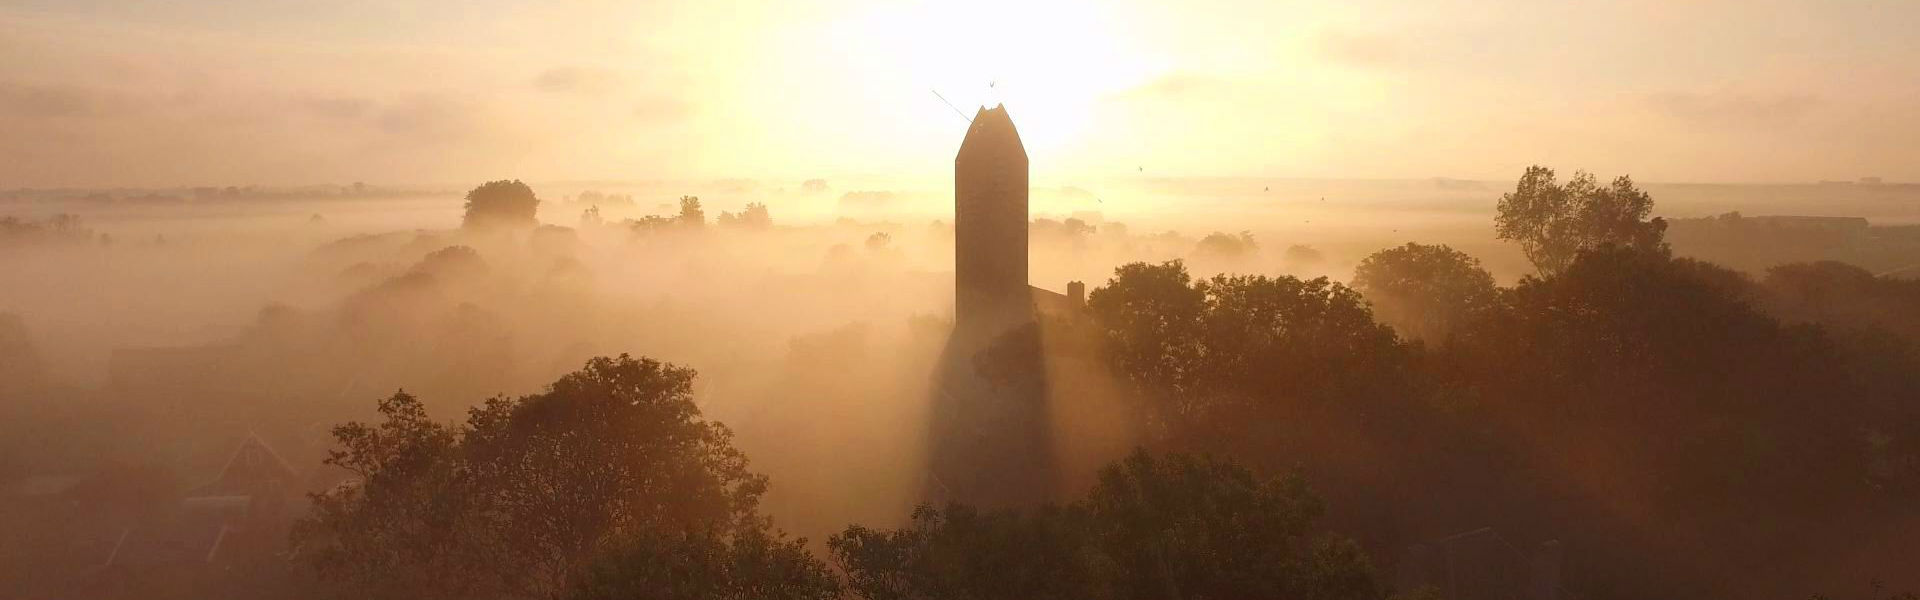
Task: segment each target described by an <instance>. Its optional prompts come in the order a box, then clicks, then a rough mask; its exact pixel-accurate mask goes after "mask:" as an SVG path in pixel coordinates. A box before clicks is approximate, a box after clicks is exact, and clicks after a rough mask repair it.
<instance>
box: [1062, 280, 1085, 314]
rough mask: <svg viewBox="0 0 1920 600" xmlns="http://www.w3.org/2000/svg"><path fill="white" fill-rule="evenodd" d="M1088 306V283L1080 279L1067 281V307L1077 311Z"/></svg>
mask: <svg viewBox="0 0 1920 600" xmlns="http://www.w3.org/2000/svg"><path fill="white" fill-rule="evenodd" d="M1086 307H1087V284H1084V283H1080V282H1078V281H1069V282H1067V308H1071V309H1073V310H1074V311H1075V312H1078V311H1080V310H1083V309H1085V308H1086Z"/></svg>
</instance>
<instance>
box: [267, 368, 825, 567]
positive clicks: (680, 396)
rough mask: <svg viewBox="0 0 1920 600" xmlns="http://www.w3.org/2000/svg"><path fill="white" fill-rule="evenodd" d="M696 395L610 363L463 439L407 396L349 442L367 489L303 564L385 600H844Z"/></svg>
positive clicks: (353, 491)
mask: <svg viewBox="0 0 1920 600" xmlns="http://www.w3.org/2000/svg"><path fill="white" fill-rule="evenodd" d="M693 378H694V373H693V371H692V370H689V369H685V368H681V367H676V366H673V365H670V364H664V363H660V362H656V361H654V360H651V359H639V360H635V359H632V358H629V357H627V356H624V355H622V356H621V357H619V358H595V359H593V360H591V361H589V362H588V363H587V364H586V367H585V368H583V369H581V370H580V371H577V372H574V373H571V374H568V375H566V376H564V377H562V378H560V379H559V380H558V381H555V382H554V383H553V385H552V386H551V387H550V388H548V390H547V391H546V392H544V393H541V394H535V395H531V396H523V397H520V398H517V399H508V398H494V399H492V400H489V401H487V403H486V404H485V405H484V406H482V407H478V408H475V409H473V410H472V411H471V412H470V413H469V414H468V417H467V420H466V423H465V424H463V425H459V426H455V425H450V424H442V423H437V422H434V421H432V420H431V419H429V418H428V417H427V415H426V410H425V408H424V407H423V406H422V404H421V403H420V401H419V400H418V399H416V398H414V397H413V396H411V395H408V394H406V393H405V392H399V393H396V394H394V395H393V396H392V397H390V398H388V399H386V400H383V401H381V403H380V406H379V408H380V413H381V415H382V416H383V418H384V420H383V421H382V422H381V423H379V424H376V425H368V424H362V423H348V424H346V425H342V426H340V427H338V428H336V429H335V430H334V436H335V438H336V439H337V440H339V443H340V446H341V447H340V449H338V450H334V451H332V452H331V453H330V456H329V458H328V459H327V463H328V464H332V465H336V466H339V467H342V468H345V469H347V470H349V471H352V472H353V473H355V474H356V475H357V476H358V477H359V483H358V484H356V485H351V486H346V487H342V488H340V489H336V490H334V491H331V492H327V493H323V494H318V495H316V496H315V497H314V510H313V516H312V517H310V518H309V519H308V520H306V521H305V522H303V523H302V525H301V527H300V535H299V539H300V541H301V543H302V545H303V550H304V551H305V552H304V553H305V555H306V556H308V557H310V558H309V560H311V561H312V562H313V564H314V565H315V566H317V567H318V568H319V569H320V571H321V572H322V573H323V574H324V575H327V576H329V577H330V578H332V579H336V580H338V581H341V582H343V583H345V584H347V585H348V586H349V587H350V588H352V589H358V590H363V591H365V592H368V593H372V594H373V595H376V596H381V597H399V596H405V597H420V598H533V597H544V598H558V597H563V596H566V595H568V594H576V595H578V596H579V597H587V598H597V597H607V596H608V595H609V594H614V593H618V592H619V591H620V590H631V589H637V588H638V587H647V588H659V589H672V590H680V591H683V592H685V593H686V594H690V595H693V596H698V595H700V593H699V592H701V591H703V590H704V591H707V592H715V591H730V592H729V593H733V592H737V593H736V594H734V595H735V596H740V597H746V596H752V597H791V598H820V597H827V596H830V595H831V593H832V592H833V590H835V589H837V588H836V587H835V583H834V582H833V581H832V579H831V578H827V577H825V576H824V575H823V568H822V567H821V565H820V564H818V563H817V562H816V561H814V559H812V557H811V556H809V555H807V554H805V553H804V552H802V551H800V547H801V543H802V541H798V540H796V541H789V540H786V539H784V538H783V537H781V536H780V535H779V534H777V533H775V532H773V531H771V529H770V527H771V526H770V524H769V522H768V521H767V519H765V518H764V517H762V516H760V515H759V513H758V505H759V499H760V496H761V494H762V493H763V492H764V491H765V489H766V478H765V477H762V476H759V475H755V474H753V473H752V472H750V471H748V470H747V460H746V457H745V456H744V455H742V454H741V453H740V452H739V451H737V450H735V449H734V448H733V446H732V443H731V435H732V434H731V433H729V432H728V430H727V429H726V428H725V427H723V426H721V425H719V424H718V423H711V422H707V421H704V420H702V419H701V418H700V415H699V410H698V409H697V408H695V406H694V404H693V401H692V397H691V390H692V382H693ZM663 561H665V562H663ZM673 561H679V562H673ZM663 564H678V565H681V566H683V567H685V570H684V571H683V570H679V569H669V570H667V571H663V570H662V569H663V568H665V567H663V566H662V565H663ZM669 571H670V572H669ZM656 577H667V578H668V579H652V578H656ZM688 577H693V578H692V579H687V578H688ZM769 578H770V579H769ZM776 591H777V592H779V593H777V594H776V593H773V592H776ZM750 592H767V594H765V595H762V594H759V593H750ZM720 595H723V596H724V595H726V594H720ZM688 597H691V596H688Z"/></svg>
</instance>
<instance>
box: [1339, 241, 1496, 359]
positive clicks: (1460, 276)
mask: <svg viewBox="0 0 1920 600" xmlns="http://www.w3.org/2000/svg"><path fill="white" fill-rule="evenodd" d="M1353 288H1354V289H1356V290H1359V291H1360V293H1361V294H1362V295H1364V296H1366V298H1367V300H1368V301H1369V302H1371V303H1373V309H1374V314H1375V315H1378V316H1379V317H1380V320H1381V321H1382V322H1384V323H1386V324H1387V325H1390V326H1392V327H1393V328H1394V329H1395V330H1396V331H1398V332H1400V334H1401V335H1403V336H1406V337H1408V338H1411V339H1421V340H1427V341H1433V342H1439V341H1444V340H1445V339H1446V337H1447V335H1448V334H1449V333H1451V332H1452V331H1453V329H1454V327H1456V326H1459V325H1462V324H1465V323H1466V321H1467V320H1468V319H1470V318H1472V317H1473V316H1474V315H1476V314H1480V313H1481V312H1483V311H1485V310H1487V309H1489V308H1490V307H1491V306H1492V305H1493V303H1494V302H1495V301H1496V300H1497V299H1498V298H1497V295H1498V290H1496V289H1495V287H1494V284H1493V275H1492V274H1490V273H1487V271H1486V269H1482V268H1480V260H1479V259H1477V258H1474V257H1471V256H1467V254H1466V253H1464V252H1461V251H1459V250H1454V249H1453V248H1449V247H1447V246H1445V245H1438V246H1428V245H1424V244H1415V243H1411V242H1409V243H1408V244H1407V245H1405V246H1400V247H1397V248H1388V249H1386V250H1381V251H1379V252H1375V253H1373V254H1372V255H1371V256H1368V257H1367V258H1366V259H1364V260H1361V261H1360V266H1359V267H1357V268H1355V269H1354V273H1353Z"/></svg>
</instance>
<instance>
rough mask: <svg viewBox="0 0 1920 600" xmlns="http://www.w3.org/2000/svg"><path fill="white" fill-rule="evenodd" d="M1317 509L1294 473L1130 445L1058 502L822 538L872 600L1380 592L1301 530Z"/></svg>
mask: <svg viewBox="0 0 1920 600" xmlns="http://www.w3.org/2000/svg"><path fill="white" fill-rule="evenodd" d="M1321 512H1322V507H1321V504H1320V500H1319V499H1318V498H1316V497H1315V496H1314V495H1313V494H1312V492H1310V491H1309V490H1308V489H1307V486H1306V484H1305V482H1304V480H1302V479H1300V478H1299V477H1298V476H1289V477H1284V478H1279V479H1264V478H1260V477H1256V476H1254V474H1253V473H1252V472H1251V471H1249V470H1247V469H1246V468H1244V467H1241V466H1239V465H1237V464H1234V463H1232V462H1229V461H1223V460H1216V459H1212V458H1196V457H1192V456H1186V455H1168V456H1165V457H1155V456H1153V455H1150V454H1148V453H1146V452H1145V451H1136V452H1135V453H1134V454H1133V455H1132V456H1130V457H1128V458H1127V459H1125V460H1124V461H1122V462H1120V463H1117V464H1114V465H1111V466H1108V467H1107V468H1105V469H1103V470H1102V471H1101V475H1100V479H1099V482H1098V483H1097V484H1095V485H1094V487H1093V489H1092V490H1091V491H1090V492H1089V493H1088V494H1087V496H1086V497H1084V498H1082V499H1080V500H1078V501H1076V502H1073V503H1071V504H1069V505H1067V506H1064V507H1042V508H1039V509H1035V510H1031V511H1018V510H1000V511H987V512H982V511H979V510H976V509H974V508H972V507H969V506H967V505H964V504H953V505H950V506H949V507H948V508H947V509H946V510H944V511H942V510H934V509H931V508H927V507H922V508H921V509H920V510H918V511H916V512H915V514H914V519H913V523H912V524H911V525H910V526H908V527H906V528H903V529H899V530H890V531H889V530H871V529H867V528H864V527H859V526H854V527H849V528H848V529H847V530H846V531H844V532H842V533H841V534H839V535H836V536H834V537H833V538H832V539H831V540H830V541H829V542H828V547H829V548H830V549H831V550H832V551H833V554H834V558H835V560H836V561H837V562H838V563H839V564H840V565H841V567H842V569H843V570H844V571H845V572H846V573H847V578H848V586H849V588H850V591H852V592H853V593H854V594H855V595H858V596H860V597H862V598H867V599H869V600H895V599H926V600H939V599H946V598H1114V599H1119V598H1138V599H1142V600H1144V599H1149V598H1156V599H1157V598H1196V599H1209V598H1222V599H1224V598H1327V599H1336V598H1354V599H1359V598H1381V597H1384V596H1385V594H1383V593H1381V591H1380V588H1379V586H1378V584H1376V583H1375V579H1374V574H1373V569H1372V567H1371V566H1370V564H1369V562H1368V560H1367V558H1366V555H1365V553H1364V552H1362V551H1361V550H1360V548H1359V546H1358V545H1356V544H1354V543H1353V542H1352V541H1351V540H1347V539H1344V538H1339V537H1334V536H1317V535H1314V534H1313V533H1312V532H1311V527H1312V525H1313V523H1314V521H1315V520H1316V519H1318V518H1319V516H1320V514H1321Z"/></svg>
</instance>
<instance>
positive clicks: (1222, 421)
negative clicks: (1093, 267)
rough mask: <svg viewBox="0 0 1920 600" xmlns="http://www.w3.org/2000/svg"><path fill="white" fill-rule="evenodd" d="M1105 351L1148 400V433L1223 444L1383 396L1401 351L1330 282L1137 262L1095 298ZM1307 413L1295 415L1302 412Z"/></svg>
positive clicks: (1354, 297)
mask: <svg viewBox="0 0 1920 600" xmlns="http://www.w3.org/2000/svg"><path fill="white" fill-rule="evenodd" d="M1087 306H1088V311H1089V313H1090V314H1091V315H1092V317H1093V321H1094V327H1095V328H1096V330H1097V333H1096V335H1097V336H1098V337H1099V338H1100V346H1101V348H1102V350H1101V352H1102V353H1103V354H1105V356H1106V357H1107V360H1106V362H1107V364H1108V365H1110V367H1111V368H1112V369H1113V371H1114V373H1115V374H1116V375H1117V376H1118V377H1119V378H1120V379H1121V380H1123V381H1126V382H1127V383H1128V384H1130V386H1131V387H1132V388H1133V389H1134V390H1135V391H1136V392H1137V393H1138V394H1139V395H1141V396H1142V397H1144V398H1145V399H1146V401H1147V404H1148V411H1147V418H1148V419H1149V423H1148V424H1147V425H1148V426H1149V429H1150V430H1151V431H1155V432H1157V433H1160V434H1164V435H1168V436H1171V438H1169V439H1185V440H1188V441H1192V442H1196V443H1202V444H1205V447H1207V448H1211V449H1222V448H1224V447H1226V446H1228V445H1231V444H1233V443H1234V442H1235V441H1239V440H1251V439H1252V438H1255V437H1267V438H1270V437H1273V436H1250V435H1249V432H1248V431H1247V429H1246V427H1244V424H1245V423H1246V422H1247V420H1248V419H1256V418H1269V417H1279V416H1281V415H1285V414H1289V412H1290V411H1291V410H1292V409H1306V408H1309V407H1311V408H1312V410H1313V413H1314V414H1320V413H1322V412H1323V411H1324V409H1327V408H1329V407H1333V406H1336V405H1354V406H1360V405H1369V404H1373V403H1376V402H1384V401H1387V399H1388V398H1389V397H1390V396H1392V395H1393V394H1394V388H1393V386H1395V385H1397V384H1398V379H1399V378H1400V377H1401V376H1403V375H1404V373H1402V372H1401V367H1402V366H1403V364H1404V362H1405V358H1406V356H1405V353H1404V351H1403V348H1401V347H1400V345H1399V343H1398V342H1397V341H1396V340H1395V338H1394V335H1393V331H1392V330H1391V329H1388V328H1386V327H1384V326H1381V325H1379V324H1377V323H1375V322H1374V321H1373V315H1372V312H1371V311H1370V310H1368V308H1367V305H1366V302H1365V301H1364V300H1362V299H1361V298H1360V295H1359V294H1358V293H1356V292H1354V291H1353V290H1352V289H1350V288H1347V287H1346V286H1343V285H1341V284H1338V283H1334V282H1332V281H1329V280H1328V279H1327V278H1325V277H1319V278H1314V279H1305V280H1303V279H1299V278H1296V277H1290V276H1282V277H1266V276H1244V275H1243V276H1231V277H1230V276H1225V275H1221V276H1215V277H1214V278H1212V279H1209V280H1206V281H1200V282H1193V281H1191V278H1190V277H1189V276H1188V275H1187V271H1186V267H1185V265H1183V264H1182V263H1180V262H1178V261H1174V262H1168V263H1163V264H1160V265H1147V264H1144V263H1133V264H1129V265H1124V266H1122V267H1120V268H1119V269H1116V270H1115V271H1114V278H1113V279H1112V280H1110V281H1109V282H1108V283H1107V285H1106V286H1103V287H1101V288H1098V289H1095V290H1094V291H1093V292H1092V294H1090V295H1089V296H1088V299H1087ZM1299 416H1301V415H1294V418H1295V419H1297V418H1298V417H1299Z"/></svg>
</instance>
